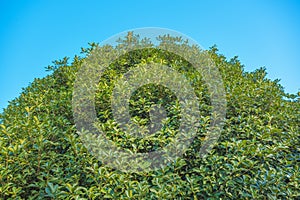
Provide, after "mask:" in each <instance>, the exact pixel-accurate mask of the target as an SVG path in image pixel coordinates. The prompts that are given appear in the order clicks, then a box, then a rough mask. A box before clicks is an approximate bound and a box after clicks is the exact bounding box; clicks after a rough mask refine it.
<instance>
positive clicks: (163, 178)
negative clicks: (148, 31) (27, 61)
mask: <svg viewBox="0 0 300 200" xmlns="http://www.w3.org/2000/svg"><path fill="white" fill-rule="evenodd" d="M122 42H128V41H126V40H122V41H121V45H122ZM168 42H174V41H172V40H170V41H168ZM177 42H178V41H177ZM181 42H182V41H181ZM182 43H183V42H182ZM95 46H97V45H96V44H91V46H90V48H88V49H82V50H83V55H85V56H87V55H88V54H89V52H90V51H91V50H92V49H93V48H95ZM119 47H121V46H119ZM100 48H102V47H100ZM209 54H210V56H211V58H212V59H213V60H214V62H215V63H216V65H217V67H218V69H219V70H220V72H221V74H222V77H223V81H224V87H225V89H226V98H227V104H228V105H227V115H226V121H225V125H224V129H223V131H222V134H221V136H220V138H219V141H218V144H217V145H216V146H215V147H214V148H213V150H212V151H211V152H210V153H209V154H208V155H207V156H206V157H204V158H201V157H200V156H199V155H198V154H197V152H198V150H199V146H200V145H201V141H202V135H201V133H203V132H205V129H206V128H207V127H208V125H209V121H210V117H209V111H210V102H209V98H208V96H207V95H206V89H205V85H204V84H203V83H202V81H201V78H200V79H197V78H196V77H194V75H193V74H194V73H193V71H192V68H190V66H189V65H188V63H185V61H182V60H181V59H180V58H179V57H176V55H169V54H167V53H164V52H161V51H158V50H155V49H147V50H141V51H137V52H133V53H132V54H130V55H125V56H124V57H122V58H120V59H119V60H118V61H117V62H116V63H113V64H112V65H111V68H110V69H108V70H106V72H105V76H103V78H102V79H101V81H100V82H99V91H98V93H97V94H96V109H97V113H98V117H99V120H100V121H101V123H102V124H104V125H103V127H104V128H105V129H106V131H107V132H108V134H107V136H108V138H110V139H111V140H112V141H114V142H116V143H117V144H118V145H119V146H121V147H123V148H128V149H131V150H133V151H140V152H145V151H150V150H151V151H152V150H156V149H157V148H160V147H163V146H164V145H165V144H167V143H168V139H169V138H170V137H172V136H174V134H176V128H178V118H180V115H179V114H180V107H178V106H177V104H178V103H177V100H176V97H175V96H174V95H173V94H172V92H171V91H169V90H168V89H167V88H165V87H161V86H158V85H155V84H153V85H148V86H147V87H141V88H140V89H139V90H137V91H136V93H135V94H134V95H133V96H132V98H131V101H130V108H131V110H130V112H131V115H132V117H133V118H134V119H135V120H137V121H139V123H141V124H149V123H150V122H149V108H150V107H151V104H153V103H160V104H161V105H162V106H164V107H165V108H166V110H167V111H168V112H167V113H166V115H167V116H168V119H169V121H168V123H169V124H171V126H169V129H166V128H164V129H163V131H161V132H158V133H157V134H155V135H153V136H151V137H150V138H148V139H136V138H132V137H127V136H126V135H125V136H124V134H123V133H122V132H120V131H117V130H115V129H114V128H113V122H112V116H111V110H110V105H109V98H110V95H111V90H112V87H113V84H114V80H116V79H117V78H115V77H118V76H119V75H120V74H122V73H125V72H126V71H128V70H129V69H130V68H132V67H134V66H135V64H137V63H140V62H145V63H147V62H162V61H163V62H164V63H165V64H166V65H170V66H173V67H174V68H175V69H176V70H179V71H180V72H181V73H185V74H186V76H187V77H188V78H190V80H191V81H193V80H195V81H193V87H194V88H195V93H196V94H197V96H198V97H199V100H200V101H201V108H200V111H201V114H202V117H201V120H200V121H201V127H202V129H201V130H199V137H197V138H195V140H194V142H193V144H192V146H191V147H190V148H189V150H188V151H187V152H186V153H185V154H184V156H183V158H182V159H178V160H176V161H174V162H173V163H170V164H169V165H168V166H167V167H165V168H163V169H161V170H157V171H152V172H144V173H139V174H137V173H124V172H121V171H118V170H115V169H111V168H108V167H107V166H105V165H104V164H103V163H101V161H99V160H97V159H96V158H95V157H93V156H92V155H91V154H90V153H88V151H87V149H86V148H85V146H84V145H83V144H82V142H81V140H80V139H79V137H78V133H77V131H76V128H75V125H74V119H73V113H72V92H73V85H74V80H75V76H76V72H77V70H78V68H79V67H80V66H81V64H82V62H83V60H84V59H85V56H83V57H78V56H75V57H74V59H73V61H72V63H70V64H69V63H68V59H67V58H64V59H63V60H59V61H55V62H54V65H53V66H49V67H48V70H49V71H51V74H50V75H48V76H46V77H45V78H41V79H35V80H34V81H33V82H32V83H31V84H30V85H29V86H28V87H27V88H25V89H24V90H23V92H22V93H21V95H20V96H19V97H18V98H16V99H14V100H13V101H11V102H10V104H9V106H8V107H7V108H5V109H4V112H3V113H2V114H1V115H0V154H1V156H0V198H1V199H78V198H83V199H104V198H107V199H110V198H112V199H118V198H124V199H219V198H224V199H296V198H297V197H298V198H299V197H300V189H299V188H300V185H299V183H300V168H299V161H300V130H299V124H300V112H299V108H300V103H299V93H298V94H297V95H290V94H286V93H285V92H284V90H283V87H282V86H281V85H280V84H279V81H278V80H275V81H272V80H269V79H268V78H266V70H265V69H264V68H260V69H258V70H255V71H254V72H245V71H244V69H243V66H242V65H241V63H240V62H239V60H238V59H237V58H236V57H235V58H233V59H230V60H227V59H226V58H225V57H224V56H223V55H220V54H218V52H217V48H216V47H212V48H211V49H210V50H209ZM180 66H185V67H183V68H180ZM162 94H165V96H161V95H162ZM114 130H115V132H114Z"/></svg>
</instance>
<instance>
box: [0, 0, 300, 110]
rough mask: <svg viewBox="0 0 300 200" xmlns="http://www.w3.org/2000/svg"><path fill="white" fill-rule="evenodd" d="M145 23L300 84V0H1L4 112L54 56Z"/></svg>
mask: <svg viewBox="0 0 300 200" xmlns="http://www.w3.org/2000/svg"><path fill="white" fill-rule="evenodd" d="M140 27H162V28H169V29H173V30H176V31H179V32H182V33H183V34H186V35H188V36H190V37H192V38H193V39H195V40H196V41H197V42H198V43H199V44H200V45H201V46H202V47H204V48H206V49H207V48H209V47H211V46H212V45H214V44H216V45H217V46H218V48H219V50H220V53H222V54H224V55H225V56H226V57H227V58H231V57H233V56H235V55H237V56H239V59H240V61H241V62H242V63H243V64H244V65H245V69H246V70H247V71H253V70H255V69H256V68H258V67H262V66H265V67H266V68H267V71H268V77H269V78H271V79H275V78H280V79H281V82H280V83H281V84H282V85H283V86H284V88H285V91H286V92H289V93H297V92H298V91H299V89H300V78H299V77H300V1H297V0H294V1H292V0H281V1H278V0H269V1H268V0H251V1H248V0H235V1H234V0H226V1H225V0H219V1H217V0H205V1H204V0H198V1H197V0H195V1H188V0H185V1H177V0H170V1H167V0H148V1H146V0H144V1H142V0H136V1H133V0H128V1H125V0H123V1H113V0H109V1H101V0H97V1H91V0H84V1H83V0H80V1H79V0H69V1H67V0H39V1H36V0H20V1H17V0H15V1H11V0H0V45H1V46H0V91H1V93H0V111H1V110H2V108H4V107H6V106H7V104H8V103H7V102H8V101H9V100H12V99H14V98H15V97H17V96H18V95H19V93H20V92H21V91H22V88H23V87H26V86H28V84H29V83H30V82H32V81H33V79H34V78H35V77H43V76H45V75H46V74H47V73H46V72H45V67H46V66H48V65H50V64H51V62H52V61H53V60H57V59H61V58H63V57H64V56H68V57H71V58H72V57H73V56H74V55H75V54H79V53H80V48H81V47H87V46H88V45H87V43H88V42H101V41H103V40H105V39H107V38H108V37H110V36H112V35H114V34H117V33H119V32H122V31H125V30H128V29H133V28H140Z"/></svg>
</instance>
